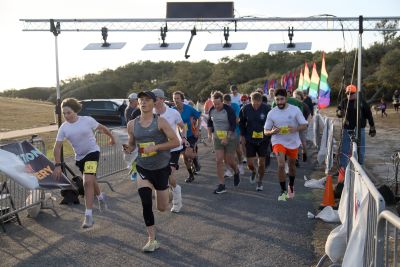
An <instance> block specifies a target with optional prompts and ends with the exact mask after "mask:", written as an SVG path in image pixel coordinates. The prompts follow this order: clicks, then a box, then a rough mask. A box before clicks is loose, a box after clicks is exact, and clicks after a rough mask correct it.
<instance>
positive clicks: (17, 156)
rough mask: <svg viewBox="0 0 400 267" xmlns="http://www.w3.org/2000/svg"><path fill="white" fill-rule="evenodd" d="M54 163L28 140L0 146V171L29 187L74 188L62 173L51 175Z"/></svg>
mask: <svg viewBox="0 0 400 267" xmlns="http://www.w3.org/2000/svg"><path fill="white" fill-rule="evenodd" d="M53 170H54V164H53V162H51V161H50V160H48V159H47V158H46V156H45V155H43V154H42V152H40V151H39V150H38V149H36V148H35V147H33V146H32V145H31V144H30V143H29V142H27V141H23V142H18V143H12V144H7V145H4V146H1V147H0V171H2V172H4V173H5V174H7V175H8V176H10V178H12V179H14V180H15V181H16V182H17V183H19V184H21V185H22V186H24V187H26V188H29V189H39V188H40V189H74V187H73V186H72V185H71V182H70V181H69V180H68V178H67V177H66V176H65V175H64V174H62V175H61V176H60V177H59V178H56V177H55V176H54V175H53Z"/></svg>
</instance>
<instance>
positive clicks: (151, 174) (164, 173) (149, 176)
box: [136, 165, 171, 191]
mask: <svg viewBox="0 0 400 267" xmlns="http://www.w3.org/2000/svg"><path fill="white" fill-rule="evenodd" d="M136 169H137V173H138V174H139V176H140V177H141V178H142V179H143V180H147V181H149V182H150V183H151V184H152V185H153V186H154V189H156V190H160V191H162V190H165V189H167V188H168V179H169V176H170V175H171V167H170V166H169V165H167V166H165V167H164V168H161V169H157V170H147V169H144V168H142V167H140V166H139V165H136Z"/></svg>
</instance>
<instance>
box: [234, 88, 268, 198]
mask: <svg viewBox="0 0 400 267" xmlns="http://www.w3.org/2000/svg"><path fill="white" fill-rule="evenodd" d="M250 99H251V104H247V105H245V106H243V108H242V110H241V111H240V115H239V118H240V122H239V127H240V139H241V142H242V143H244V144H245V146H246V157H247V166H248V167H249V170H250V171H251V177H250V183H252V184H254V183H255V182H256V177H257V186H256V191H262V190H263V189H264V187H263V184H262V179H263V177H264V173H265V158H266V157H267V156H268V157H269V145H270V141H271V138H270V137H269V136H266V135H264V131H263V128H264V125H265V121H266V120H267V115H268V113H269V111H270V110H271V107H270V106H269V105H267V104H264V103H263V102H262V101H263V97H262V95H261V94H260V93H258V92H253V93H252V94H251V95H250ZM257 156H258V170H256V169H255V167H254V160H255V159H256V157H257Z"/></svg>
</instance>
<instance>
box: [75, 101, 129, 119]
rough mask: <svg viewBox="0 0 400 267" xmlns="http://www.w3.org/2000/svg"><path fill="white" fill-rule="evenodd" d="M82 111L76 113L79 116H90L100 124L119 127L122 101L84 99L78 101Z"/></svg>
mask: <svg viewBox="0 0 400 267" xmlns="http://www.w3.org/2000/svg"><path fill="white" fill-rule="evenodd" d="M79 102H80V103H81V104H82V110H81V111H80V112H79V113H78V115H81V116H92V117H93V118H94V119H95V120H97V121H98V122H101V123H113V124H115V123H116V124H118V125H121V115H122V116H123V111H122V113H121V110H120V107H121V105H122V104H123V102H124V99H85V100H81V101H79Z"/></svg>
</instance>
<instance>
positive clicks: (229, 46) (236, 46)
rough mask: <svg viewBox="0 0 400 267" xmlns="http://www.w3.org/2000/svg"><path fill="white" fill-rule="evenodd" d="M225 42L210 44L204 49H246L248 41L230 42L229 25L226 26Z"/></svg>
mask: <svg viewBox="0 0 400 267" xmlns="http://www.w3.org/2000/svg"><path fill="white" fill-rule="evenodd" d="M224 38H225V44H208V45H207V46H206V48H204V51H221V50H245V49H246V47H247V43H229V42H228V39H229V27H224Z"/></svg>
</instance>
